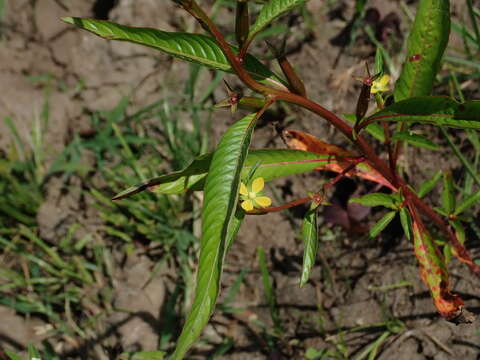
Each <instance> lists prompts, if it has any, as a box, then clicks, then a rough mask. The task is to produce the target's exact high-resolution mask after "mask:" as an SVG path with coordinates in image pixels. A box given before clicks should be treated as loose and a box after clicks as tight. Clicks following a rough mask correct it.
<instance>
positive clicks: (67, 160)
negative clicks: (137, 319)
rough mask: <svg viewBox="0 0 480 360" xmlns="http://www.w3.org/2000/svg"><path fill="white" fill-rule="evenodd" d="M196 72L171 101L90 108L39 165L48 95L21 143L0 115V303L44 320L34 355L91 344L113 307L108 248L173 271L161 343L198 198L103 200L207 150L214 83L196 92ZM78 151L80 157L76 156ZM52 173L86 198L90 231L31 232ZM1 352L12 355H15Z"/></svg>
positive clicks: (180, 295) (182, 293) (188, 256)
mask: <svg viewBox="0 0 480 360" xmlns="http://www.w3.org/2000/svg"><path fill="white" fill-rule="evenodd" d="M200 71H201V70H200V68H198V67H195V66H192V67H191V71H190V79H189V82H188V83H187V85H186V87H185V89H184V92H183V94H181V96H179V97H177V98H176V99H175V100H174V99H162V100H160V101H158V102H156V103H154V104H151V105H149V106H147V107H145V108H143V109H139V110H137V111H135V112H133V114H129V113H131V107H130V106H129V102H128V99H122V101H120V103H119V104H118V105H117V106H116V107H115V108H114V109H112V110H109V111H99V112H95V113H93V114H92V115H91V117H90V121H91V126H92V129H95V131H94V133H93V134H91V136H88V137H85V138H82V137H80V136H79V135H75V136H74V137H73V139H72V141H71V142H70V143H69V144H67V146H66V147H65V149H64V151H63V152H62V153H61V154H59V155H58V156H57V158H56V159H55V160H54V161H53V162H47V158H48V156H47V155H50V151H51V149H50V148H49V145H48V144H47V143H45V140H44V138H43V134H45V133H46V132H47V131H48V118H49V106H50V104H49V103H48V99H46V100H45V105H44V107H43V111H42V113H41V115H40V116H39V119H35V121H34V126H33V127H32V130H31V132H30V134H29V136H27V138H28V140H27V141H24V140H22V138H21V137H20V134H19V133H18V130H17V128H16V126H15V121H14V119H11V118H7V119H5V121H6V124H7V126H8V127H9V129H10V133H11V137H12V139H13V140H12V146H11V149H10V151H9V152H8V154H6V155H7V156H6V157H5V159H3V158H2V159H1V160H0V191H1V193H2V196H1V197H0V253H1V255H0V278H1V279H2V281H1V282H0V304H2V305H5V306H8V307H11V308H12V309H14V310H15V311H16V312H17V314H19V315H21V316H26V317H27V316H36V317H40V318H41V319H42V320H43V321H44V322H45V323H46V324H50V325H51V327H50V328H49V330H48V332H47V339H46V341H45V342H44V343H43V344H39V346H37V349H38V351H39V354H40V355H41V356H42V358H44V359H56V358H59V357H61V351H60V352H58V353H57V352H56V351H54V350H53V349H54V347H53V344H58V343H59V342H62V341H64V340H63V339H65V338H70V339H74V341H75V342H77V343H78V344H82V343H84V342H86V341H95V339H96V337H97V336H99V335H100V334H101V332H99V329H101V328H102V327H103V326H104V325H105V320H106V319H107V318H108V316H109V315H110V314H111V313H112V312H114V311H116V309H114V308H112V304H113V300H114V299H113V296H114V288H113V278H112V276H113V272H114V271H115V267H118V266H119V264H116V260H115V256H114V254H115V253H118V251H120V252H122V253H124V254H126V255H128V254H130V253H132V252H133V251H136V249H138V250H142V251H144V253H145V255H147V256H148V257H150V258H152V259H153V260H155V261H157V262H158V263H159V264H162V263H163V264H168V266H169V267H171V268H177V273H178V274H179V276H178V279H177V286H176V288H175V289H174V290H173V292H171V293H169V294H168V295H167V298H168V300H167V303H166V309H165V310H164V311H166V313H165V316H167V317H169V318H170V320H169V321H168V322H167V323H166V324H169V326H167V327H163V328H162V333H161V334H160V347H161V348H162V349H165V350H169V349H171V347H172V345H173V343H172V341H173V339H174V338H175V337H176V336H178V334H177V331H178V321H179V320H178V319H179V317H180V316H181V314H182V313H183V312H184V310H185V306H187V304H188V298H189V294H190V293H191V291H192V290H193V289H192V287H193V285H192V284H193V279H192V277H193V275H192V273H193V263H194V261H195V260H194V258H195V255H194V252H193V251H192V248H193V246H194V244H195V243H196V242H197V238H196V237H195V236H194V235H193V232H194V226H195V224H196V223H197V222H198V209H199V201H198V200H195V197H194V196H191V194H186V195H184V196H175V197H167V196H163V195H155V194H153V193H148V192H146V193H143V194H138V195H136V196H134V197H132V198H131V199H124V200H121V201H118V202H112V201H111V200H110V198H111V196H112V195H113V194H115V193H117V192H119V191H121V190H123V189H125V188H126V187H128V186H130V185H133V184H135V183H138V182H139V181H142V180H144V179H146V178H148V177H153V176H156V175H159V174H161V173H163V172H165V171H172V170H178V169H180V168H182V167H183V166H185V165H186V164H187V162H188V161H189V159H191V158H192V157H194V156H196V155H198V154H200V153H203V152H206V151H208V150H209V149H208V144H209V142H208V139H209V138H208V133H209V131H210V117H211V112H212V109H213V107H212V105H211V104H210V101H209V96H210V94H211V92H212V91H213V89H214V88H213V87H212V88H211V90H209V92H208V91H207V93H202V94H201V97H197V96H196V94H195V91H194V89H195V88H196V82H197V81H198V79H199V75H200ZM219 80H220V78H219V77H217V78H216V81H217V82H218V81H219ZM182 117H183V118H186V119H188V118H190V119H192V124H193V126H190V125H189V126H184V124H182V123H181V122H179V121H178V119H180V118H182ZM86 155H88V157H90V158H91V159H92V160H91V161H90V162H87V163H86V162H85V161H84V158H85V156H86ZM52 177H56V178H60V179H62V181H63V182H64V187H65V189H68V190H67V191H68V192H72V191H77V192H79V193H80V198H81V199H83V200H82V201H84V202H86V203H87V204H93V205H94V207H95V208H96V209H97V212H98V217H99V219H100V220H101V221H100V228H99V229H97V231H96V232H95V233H87V234H84V235H83V236H81V237H79V236H77V235H76V233H77V232H78V231H79V228H80V227H81V225H80V224H77V223H73V224H71V225H70V226H69V227H68V230H67V231H66V233H65V234H64V235H58V236H56V237H55V239H53V240H51V239H50V240H46V239H43V238H42V237H41V235H40V231H39V225H38V223H37V219H36V215H37V213H38V209H39V208H40V206H41V205H42V204H43V203H44V201H45V200H46V196H45V194H46V191H47V190H48V188H49V182H48V180H49V179H50V178H52ZM73 179H76V180H75V181H73V182H72V181H71V180H73ZM72 183H74V184H76V185H73V186H72V185H71V184H72ZM146 276H147V277H148V276H149V274H146ZM179 304H181V306H179ZM92 309H96V311H92ZM17 350H20V349H17ZM140 355H141V354H140ZM10 356H11V357H12V358H15V353H10Z"/></svg>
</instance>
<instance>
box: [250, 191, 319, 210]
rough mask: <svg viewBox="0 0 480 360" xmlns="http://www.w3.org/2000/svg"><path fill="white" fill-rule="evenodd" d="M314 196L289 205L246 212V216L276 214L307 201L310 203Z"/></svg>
mask: <svg viewBox="0 0 480 360" xmlns="http://www.w3.org/2000/svg"><path fill="white" fill-rule="evenodd" d="M314 196H315V195H314ZM314 196H308V197H305V198H303V199H298V200H294V201H290V202H289V203H286V204H283V205H280V206H272V207H268V208H264V209H256V210H253V211H251V212H248V215H265V214H268V213H272V212H278V211H282V210H286V209H290V208H292V207H295V206H298V205H302V204H305V203H307V202H309V201H312V200H313V198H314Z"/></svg>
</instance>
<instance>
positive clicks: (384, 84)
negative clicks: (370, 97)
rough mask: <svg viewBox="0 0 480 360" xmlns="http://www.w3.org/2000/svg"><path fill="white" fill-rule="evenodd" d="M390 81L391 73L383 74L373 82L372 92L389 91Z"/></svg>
mask: <svg viewBox="0 0 480 360" xmlns="http://www.w3.org/2000/svg"><path fill="white" fill-rule="evenodd" d="M389 82H390V75H387V74H385V75H383V76H382V77H381V78H380V79H377V80H375V81H374V82H373V84H372V88H371V89H370V93H372V94H376V93H377V92H385V91H388V90H389V89H388V84H389Z"/></svg>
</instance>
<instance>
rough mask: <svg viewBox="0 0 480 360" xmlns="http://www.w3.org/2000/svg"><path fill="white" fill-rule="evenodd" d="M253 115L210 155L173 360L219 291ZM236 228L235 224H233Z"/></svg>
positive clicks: (187, 345)
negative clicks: (187, 299) (190, 290)
mask: <svg viewBox="0 0 480 360" xmlns="http://www.w3.org/2000/svg"><path fill="white" fill-rule="evenodd" d="M255 115H256V114H252V115H249V116H247V117H245V118H243V119H242V120H240V121H238V122H236V123H235V124H234V125H232V126H231V127H230V128H229V129H228V130H227V132H226V133H225V135H224V136H223V137H222V139H221V140H220V143H219V144H218V146H217V149H216V150H215V153H214V154H213V158H212V162H211V164H210V169H209V172H208V175H207V179H206V183H205V196H204V205H203V210H202V238H201V241H200V258H199V264H198V272H197V280H196V290H195V299H194V301H193V305H192V309H191V311H190V314H189V315H188V317H187V320H186V322H185V325H184V327H183V330H182V333H181V334H180V338H179V339H178V342H177V347H176V349H175V353H174V354H173V359H174V360H177V359H183V357H184V356H185V354H186V352H187V351H188V349H189V348H190V347H191V346H192V344H193V343H194V342H195V341H196V339H197V338H198V337H199V336H200V334H201V332H202V329H203V328H204V326H205V325H206V324H207V322H208V319H209V318H210V316H211V314H212V312H213V310H214V308H215V303H216V300H217V297H218V293H219V287H220V277H221V274H222V268H223V259H224V256H225V253H226V248H227V247H228V246H230V243H231V241H230V240H229V239H228V235H229V234H230V236H231V235H233V234H234V233H235V232H236V231H235V229H233V231H232V230H231V229H230V227H231V226H232V224H233V225H235V223H234V219H233V218H234V216H235V212H236V208H237V202H238V192H239V187H240V172H241V170H242V168H243V164H244V162H245V159H246V157H247V152H248V146H249V145H250V139H251V135H252V132H253V127H254V124H255V119H256V117H255ZM235 228H236V226H235Z"/></svg>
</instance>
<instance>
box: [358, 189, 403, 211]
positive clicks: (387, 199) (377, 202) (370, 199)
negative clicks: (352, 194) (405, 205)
mask: <svg viewBox="0 0 480 360" xmlns="http://www.w3.org/2000/svg"><path fill="white" fill-rule="evenodd" d="M349 202H353V203H358V204H360V205H363V206H385V207H386V208H389V209H397V204H396V200H395V198H394V197H393V196H392V195H388V194H383V193H373V194H367V195H363V196H361V197H356V198H351V199H350V200H349Z"/></svg>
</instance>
